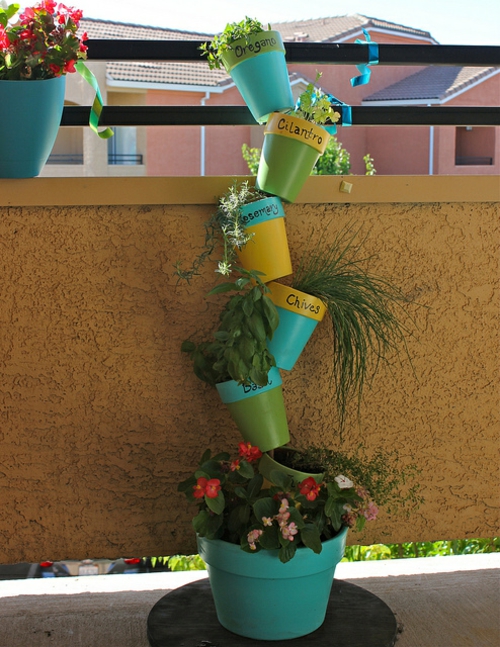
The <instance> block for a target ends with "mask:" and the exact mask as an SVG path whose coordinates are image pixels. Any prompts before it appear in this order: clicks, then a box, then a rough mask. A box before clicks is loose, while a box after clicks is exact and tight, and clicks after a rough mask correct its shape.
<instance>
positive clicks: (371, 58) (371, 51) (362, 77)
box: [351, 29, 379, 88]
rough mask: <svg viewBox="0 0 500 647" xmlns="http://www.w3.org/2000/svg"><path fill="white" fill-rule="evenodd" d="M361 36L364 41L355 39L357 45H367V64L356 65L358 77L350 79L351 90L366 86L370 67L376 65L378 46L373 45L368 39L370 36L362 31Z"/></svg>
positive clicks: (364, 30)
mask: <svg viewBox="0 0 500 647" xmlns="http://www.w3.org/2000/svg"><path fill="white" fill-rule="evenodd" d="M363 34H364V35H365V38H366V40H361V39H360V38H357V39H356V41H355V42H356V44H357V45H367V46H368V62H367V63H362V64H361V65H356V67H357V68H358V72H359V76H353V77H352V79H351V85H352V87H353V88H356V87H357V86H358V85H366V84H367V83H368V82H369V81H370V76H371V73H372V72H371V70H370V68H369V66H370V65H377V63H378V60H379V59H378V45H377V43H374V42H373V41H372V39H371V38H370V34H369V33H368V32H367V31H366V29H363Z"/></svg>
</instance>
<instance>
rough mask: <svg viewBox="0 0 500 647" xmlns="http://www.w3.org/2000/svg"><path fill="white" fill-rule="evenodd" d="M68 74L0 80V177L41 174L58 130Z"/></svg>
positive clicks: (23, 176) (22, 176) (24, 176)
mask: <svg viewBox="0 0 500 647" xmlns="http://www.w3.org/2000/svg"><path fill="white" fill-rule="evenodd" d="M65 87H66V76H65V75H63V76H59V77H56V78H53V79H45V80H40V81H33V80H30V81H3V80H2V81H0V177H2V178H28V177H35V176H37V175H39V174H40V172H41V170H42V168H43V167H44V165H45V163H46V161H47V159H48V157H49V155H50V153H51V151H52V148H53V146H54V142H55V140H56V137H57V133H58V131H59V126H60V124H61V117H62V112H63V107H64V92H65Z"/></svg>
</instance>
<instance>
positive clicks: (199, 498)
mask: <svg viewBox="0 0 500 647" xmlns="http://www.w3.org/2000/svg"><path fill="white" fill-rule="evenodd" d="M261 456H262V452H260V450H259V449H258V448H257V447H252V446H251V445H249V444H246V443H243V442H242V443H240V458H238V459H236V460H233V461H231V459H230V456H229V454H227V453H221V454H219V455H218V456H215V457H214V458H212V457H211V454H210V451H207V452H205V453H204V455H203V457H202V458H201V460H200V463H199V465H198V468H197V469H196V471H195V472H194V474H193V475H192V476H190V477H189V478H187V479H186V480H185V481H182V482H181V483H180V484H179V486H178V491H179V492H184V494H185V495H186V497H187V499H188V501H189V502H190V503H196V504H198V512H197V514H196V515H195V517H194V519H193V522H192V523H193V527H194V529H195V531H196V533H197V534H198V535H199V536H201V537H206V538H207V539H222V540H223V541H227V542H229V543H233V544H237V545H239V546H240V547H241V549H242V550H244V551H246V552H249V553H251V552H258V551H260V550H277V549H278V550H279V553H278V555H279V559H280V560H281V561H282V562H287V561H289V560H290V559H292V558H293V557H294V555H295V551H296V549H297V547H299V546H306V547H308V548H310V549H311V550H312V551H313V552H315V553H320V552H321V550H322V545H321V544H322V542H323V541H325V540H328V539H330V538H332V537H334V536H335V535H336V534H337V533H338V532H339V531H340V530H341V529H342V528H343V527H344V526H345V525H349V526H351V527H356V528H357V529H358V530H359V529H361V528H362V527H363V524H364V522H365V521H366V520H367V519H374V518H375V517H376V514H377V511H378V510H377V508H376V506H375V504H374V502H373V499H372V497H371V496H370V494H369V492H368V491H367V490H366V488H365V487H364V483H360V482H358V483H356V484H354V483H353V482H349V481H347V480H346V479H344V478H343V477H340V476H336V477H335V478H333V479H332V480H331V481H329V480H328V479H326V478H325V480H324V482H323V483H322V484H318V483H317V482H316V481H315V479H314V478H313V477H308V478H306V479H305V480H304V481H303V482H302V483H296V482H295V481H294V479H293V478H292V477H291V476H289V475H287V474H281V478H280V479H274V472H273V475H272V476H273V480H275V482H276V483H277V482H278V481H279V485H276V484H270V485H269V487H264V479H263V476H262V475H261V474H260V473H259V472H258V461H259V460H260V458H261ZM339 479H340V480H339Z"/></svg>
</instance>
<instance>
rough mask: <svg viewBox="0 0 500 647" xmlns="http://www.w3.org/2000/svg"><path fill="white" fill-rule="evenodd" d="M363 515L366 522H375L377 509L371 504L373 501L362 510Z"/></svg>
mask: <svg viewBox="0 0 500 647" xmlns="http://www.w3.org/2000/svg"><path fill="white" fill-rule="evenodd" d="M363 514H364V516H365V518H366V520H367V521H375V519H376V518H377V514H378V508H377V506H376V505H375V504H374V503H373V501H370V503H369V504H368V505H367V506H366V508H365V509H364V510H363Z"/></svg>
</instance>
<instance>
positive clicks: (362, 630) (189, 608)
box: [147, 578, 398, 647]
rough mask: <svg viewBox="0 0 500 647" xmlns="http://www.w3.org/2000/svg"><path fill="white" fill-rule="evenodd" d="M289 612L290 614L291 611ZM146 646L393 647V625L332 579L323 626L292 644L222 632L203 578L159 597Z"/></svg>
mask: <svg viewBox="0 0 500 647" xmlns="http://www.w3.org/2000/svg"><path fill="white" fill-rule="evenodd" d="M292 612H293V611H292ZM147 628H148V640H149V644H150V645H151V647H258V646H259V645H273V646H275V647H285V645H286V646H287V647H290V645H291V644H293V645H294V647H311V646H312V645H314V647H393V646H394V644H395V642H396V639H397V636H398V625H397V622H396V618H395V616H394V613H393V612H392V611H391V609H390V608H389V607H388V606H387V604H385V602H383V601H382V600H380V598H378V597H377V596H376V595H374V594H373V593H370V592H369V591H366V590H365V589H362V588H361V587H359V586H356V585H355V584H351V583H349V582H344V581H342V580H334V581H333V586H332V592H331V594H330V600H329V603H328V610H327V613H326V618H325V622H324V623H323V624H322V625H321V627H320V628H319V629H317V630H316V631H314V632H313V633H311V634H309V635H307V636H303V637H302V638H295V639H294V640H292V641H290V640H273V641H265V640H264V641H263V640H253V639H252V638H244V637H242V636H237V635H235V634H233V633H231V632H230V631H228V630H227V629H224V627H222V626H221V625H220V624H219V622H218V620H217V616H216V613H215V606H214V603H213V598H212V595H211V590H210V583H209V580H208V578H206V579H202V580H198V581H197V582H193V583H191V584H187V585H186V586H182V587H180V588H178V589H174V590H173V591H170V592H169V593H167V594H166V595H165V596H164V597H163V598H161V599H160V600H159V601H158V602H157V603H156V604H155V606H154V607H153V608H152V609H151V612H150V614H149V617H148V625H147Z"/></svg>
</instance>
